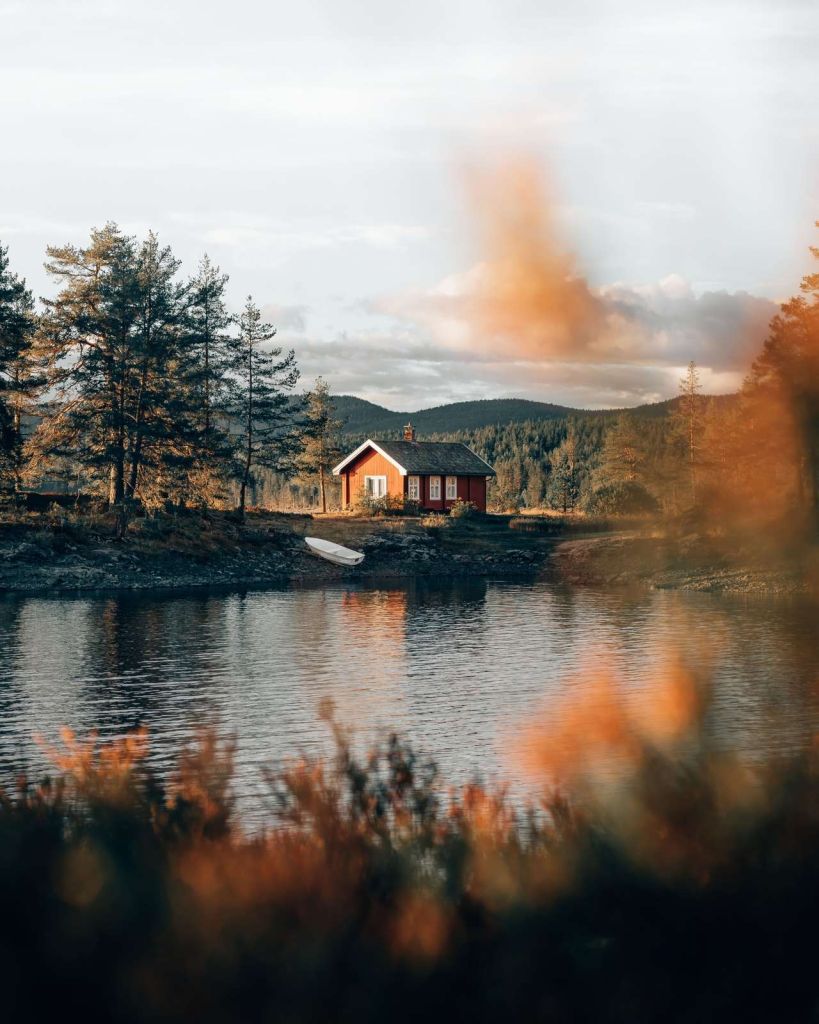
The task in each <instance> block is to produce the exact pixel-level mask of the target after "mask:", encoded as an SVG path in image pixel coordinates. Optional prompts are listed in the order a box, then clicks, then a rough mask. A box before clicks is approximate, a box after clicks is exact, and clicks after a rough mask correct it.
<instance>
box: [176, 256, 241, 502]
mask: <svg viewBox="0 0 819 1024" xmlns="http://www.w3.org/2000/svg"><path fill="white" fill-rule="evenodd" d="M228 280H229V278H228V275H227V274H223V273H222V272H221V270H220V269H219V267H217V266H214V265H213V263H211V261H210V259H209V258H208V256H207V255H205V256H204V257H203V258H202V260H201V262H200V263H199V267H198V269H197V273H196V276H195V277H194V278H193V279H192V280H191V282H190V286H189V294H188V318H187V339H186V353H187V357H186V366H185V372H184V379H185V385H186V387H187V388H188V389H189V391H190V393H191V396H192V398H193V428H194V430H195V435H196V459H195V467H194V472H193V474H192V475H194V476H196V478H197V483H196V489H197V490H198V491H199V492H200V494H201V495H202V496H203V497H204V498H205V499H206V500H212V499H213V498H214V497H215V496H216V494H217V492H218V491H219V489H220V482H221V479H222V478H223V477H224V475H225V473H226V471H227V466H228V463H229V456H230V445H229V433H228V412H227V405H228V395H229V387H228V375H229V372H230V363H231V346H230V336H229V334H228V331H229V329H230V327H231V325H232V324H233V322H234V318H233V317H232V316H231V315H230V313H229V312H228V310H227V306H226V304H225V289H226V287H227V283H228Z"/></svg>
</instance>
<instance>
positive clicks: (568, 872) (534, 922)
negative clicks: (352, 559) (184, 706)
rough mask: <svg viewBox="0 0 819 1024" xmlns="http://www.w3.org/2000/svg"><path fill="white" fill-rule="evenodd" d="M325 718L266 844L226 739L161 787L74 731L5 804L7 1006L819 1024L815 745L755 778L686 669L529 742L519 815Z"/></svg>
mask: <svg viewBox="0 0 819 1024" xmlns="http://www.w3.org/2000/svg"><path fill="white" fill-rule="evenodd" d="M325 711H328V709H327V708H325ZM328 717H329V718H330V724H331V727H332V728H333V729H334V730H335V735H336V741H337V755H336V759H335V761H334V762H333V763H321V762H318V761H309V760H302V761H296V762H293V763H291V764H289V765H287V766H285V767H284V768H283V769H282V770H279V771H275V772H271V773H270V774H269V777H268V781H269V785H270V789H271V795H272V799H271V808H272V809H273V810H272V812H271V813H272V814H273V815H274V816H273V817H272V818H271V820H270V822H269V825H268V828H267V830H266V831H265V832H264V833H262V834H254V835H245V834H243V832H242V830H241V827H240V822H238V821H237V816H236V809H235V807H234V804H233V800H232V796H231V782H230V780H231V772H232V753H233V752H232V748H231V746H230V745H229V744H225V743H220V742H218V741H217V740H216V739H215V738H214V737H213V736H212V735H207V734H206V735H204V736H203V738H202V742H201V744H200V746H199V747H198V748H197V749H195V750H191V751H188V752H186V753H185V754H184V755H183V756H182V757H181V758H180V762H179V765H178V768H177V771H176V774H175V776H174V777H173V778H172V779H171V780H170V781H169V782H167V783H165V784H163V783H162V782H161V781H160V780H159V778H158V777H157V776H156V775H155V774H154V773H153V771H152V770H151V769H150V768H149V767H148V765H147V763H146V759H145V753H146V744H147V742H148V739H147V737H146V736H145V734H144V733H141V732H140V733H135V734H133V735H131V736H129V737H128V738H127V739H125V740H123V741H119V742H116V743H113V744H109V745H104V744H100V743H99V742H97V741H96V740H95V739H94V738H93V737H92V738H91V739H89V740H88V741H85V742H81V741H78V740H77V739H76V738H74V737H73V736H71V735H70V734H66V736H65V741H66V746H65V749H64V751H63V752H62V753H61V754H59V755H55V760H56V762H57V766H56V769H57V770H56V775H55V778H54V779H52V780H51V781H50V782H47V783H43V784H41V785H30V784H26V783H25V782H21V783H20V785H19V787H18V788H17V789H16V790H15V791H12V792H7V793H5V794H4V795H3V796H2V799H0V985H2V999H3V1006H4V1014H5V1019H6V1020H45V1019H57V1018H60V1019H62V1018H64V1017H65V1016H66V1015H69V1014H72V1013H74V1012H77V1013H82V1015H83V1016H85V1017H90V1018H92V1019H104V1020H112V1021H123V1022H142V1021H183V1020H184V1021H192V1020H193V1021H198V1022H210V1021H220V1022H222V1021H237V1022H239V1021H241V1022H245V1021H252V1020H271V1021H273V1020H275V1021H278V1020H281V1021H298V1022H302V1021H303V1022H311V1021H357V1022H360V1021H373V1022H376V1021H378V1022H383V1021H385V1020H398V1021H417V1020H419V1019H425V1018H429V1019H448V1020H453V1021H454V1020H473V1021H493V1022H495V1021H534V1020H544V1021H570V1020H572V1021H573V1020H588V1021H618V1022H620V1021H622V1022H634V1021H726V1020H766V1021H774V1020H776V1021H785V1020H800V1021H801V1020H809V1019H813V1018H814V1017H815V1015H816V1012H817V992H818V988H819V987H818V986H817V982H816V980H815V964H814V959H815V955H814V954H815V939H814V935H815V927H816V911H817V905H818V904H819V774H817V773H818V772H819V756H817V753H816V751H815V750H809V751H807V752H806V753H805V754H804V755H803V756H800V757H799V758H796V759H794V760H793V761H792V762H791V763H789V764H788V765H782V764H779V765H776V766H775V767H770V768H768V769H762V768H757V769H756V770H755V771H753V772H752V771H751V770H750V769H748V768H747V767H745V766H743V764H742V763H741V762H739V761H738V760H737V759H736V758H734V757H731V756H729V755H728V754H726V753H724V752H720V751H717V750H715V749H714V748H713V747H712V746H711V745H710V744H709V742H708V738H707V736H708V733H707V730H705V729H703V728H700V723H701V721H702V714H701V704H700V701H699V694H698V691H697V688H696V687H695V686H692V685H691V684H690V681H688V680H687V679H686V678H684V677H675V678H672V679H671V681H670V683H668V684H667V685H666V686H664V687H663V688H662V691H661V692H660V693H659V694H658V696H657V699H656V701H655V702H654V703H653V704H652V705H651V706H650V707H649V708H648V710H647V711H646V710H645V709H644V710H643V712H642V714H641V715H637V713H636V712H635V711H629V710H628V708H626V707H625V706H623V705H622V704H621V703H620V702H619V701H618V700H617V698H616V694H615V693H614V692H613V691H612V690H611V689H610V688H606V687H598V688H596V689H595V690H594V691H593V692H592V693H591V695H590V697H589V699H587V700H586V701H585V702H584V701H580V702H575V703H574V704H573V705H572V706H571V707H567V708H566V709H565V710H563V711H559V712H558V713H556V714H553V715H552V716H550V719H549V727H548V729H547V730H546V731H545V732H541V731H540V730H539V728H538V727H537V726H534V727H533V728H532V729H531V730H530V732H529V733H528V734H527V735H526V736H525V737H524V738H523V739H522V740H521V745H520V750H521V752H520V755H519V756H520V758H521V759H522V761H521V763H522V764H523V766H524V767H525V768H526V769H527V770H528V771H529V772H531V773H535V774H536V775H537V774H538V773H540V777H541V778H542V780H543V797H542V800H541V801H540V804H539V806H538V807H535V808H529V809H528V810H527V809H523V810H522V809H520V808H517V809H514V808H513V806H512V805H511V804H510V802H509V800H508V799H507V798H506V797H505V796H504V793H503V791H496V792H491V791H487V790H486V789H483V788H480V787H478V786H475V785H472V786H466V787H464V788H462V789H461V790H459V791H453V790H449V789H447V788H446V787H445V786H444V785H443V783H442V781H441V780H440V778H439V775H438V772H437V770H436V769H435V767H434V765H432V764H430V763H427V762H425V761H423V760H419V758H418V757H417V756H416V755H415V754H414V753H413V751H412V750H411V749H410V748H409V747H408V746H407V745H406V744H405V743H403V742H402V741H401V740H400V739H398V738H397V737H391V738H390V739H389V741H388V742H387V743H386V745H385V746H384V747H383V748H381V749H378V750H376V751H373V752H372V753H370V754H369V755H367V756H366V757H358V756H357V755H356V754H355V752H354V749H353V747H352V745H351V743H350V741H349V738H348V736H347V735H346V734H345V732H344V731H343V730H342V729H341V728H340V727H339V726H338V725H336V724H335V723H334V722H333V721H332V715H328ZM612 757H616V758H617V759H618V763H619V764H620V765H621V771H620V773H619V774H618V776H617V778H616V779H615V780H612V778H611V776H610V773H606V772H601V770H600V768H601V763H602V762H603V761H606V760H607V759H609V758H612ZM555 777H559V778H560V779H561V780H562V781H563V786H564V789H563V792H562V793H561V792H558V791H556V790H555V789H554V788H553V784H552V782H551V781H548V780H553V779H554V778H555ZM581 808H582V810H581Z"/></svg>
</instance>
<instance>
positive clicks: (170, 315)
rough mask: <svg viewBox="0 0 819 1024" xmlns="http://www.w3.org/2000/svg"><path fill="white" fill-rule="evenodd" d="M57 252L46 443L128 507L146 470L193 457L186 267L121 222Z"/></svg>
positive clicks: (49, 308)
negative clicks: (184, 372)
mask: <svg viewBox="0 0 819 1024" xmlns="http://www.w3.org/2000/svg"><path fill="white" fill-rule="evenodd" d="M48 256H49V261H48V263H47V264H46V269H47V270H48V272H49V273H50V274H51V275H52V276H53V277H54V278H56V280H57V281H58V282H59V283H60V285H61V288H60V291H59V293H58V295H57V297H56V298H55V299H52V300H47V301H46V313H45V315H44V317H43V319H42V329H41V332H40V333H41V336H42V339H43V344H44V346H45V348H46V350H47V353H48V357H49V370H50V374H49V383H50V385H51V387H52V391H53V394H54V403H53V407H54V414H53V415H52V416H50V417H48V418H47V419H46V420H45V422H44V423H43V425H42V427H41V429H40V430H39V431H38V437H37V449H38V451H39V454H40V457H41V458H48V457H49V456H55V457H65V458H69V459H71V460H73V461H74V462H75V463H78V464H79V465H80V466H82V467H83V468H84V469H85V470H86V471H87V472H88V473H89V474H90V476H91V477H92V479H96V480H97V482H98V484H99V486H104V487H105V488H106V490H107V496H108V500H109V503H110V504H113V505H116V506H118V507H119V508H120V509H121V510H123V509H124V502H125V500H126V499H127V498H135V497H137V496H138V494H139V492H140V488H141V486H142V483H143V477H144V476H145V474H146V473H147V474H148V475H149V476H150V475H153V476H154V477H156V475H157V474H161V473H162V472H163V471H166V470H167V469H168V468H169V467H170V468H171V469H173V468H174V467H176V466H177V465H178V464H184V462H185V461H186V460H187V459H189V449H190V439H189V429H188V425H187V423H188V411H189V407H190V402H189V397H188V394H187V392H186V389H185V388H184V387H183V386H181V385H180V378H181V366H182V363H183V348H182V337H183V331H182V318H183V314H184V306H185V288H184V286H183V285H180V284H178V283H176V282H175V281H174V277H175V275H176V273H177V270H178V267H179V263H178V261H177V260H176V259H175V258H174V256H173V254H172V253H171V251H170V249H169V248H167V247H164V248H163V247H161V246H160V245H159V242H158V240H157V238H156V236H155V235H153V234H151V235H149V236H148V238H147V239H146V240H145V241H144V242H143V243H142V244H141V245H138V244H137V242H136V240H135V239H134V238H131V237H128V236H126V235H124V234H123V233H122V232H121V231H120V230H119V228H118V227H117V226H116V225H115V224H107V225H106V226H105V227H104V228H102V229H95V230H94V231H92V233H91V238H90V241H89V244H88V245H87V246H86V247H85V248H79V247H76V246H72V245H66V246H55V247H50V248H49V249H48ZM119 524H120V525H119V529H120V530H122V529H124V525H125V519H124V512H123V513H122V515H121V517H120V521H119Z"/></svg>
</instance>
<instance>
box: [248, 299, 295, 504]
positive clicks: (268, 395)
mask: <svg viewBox="0 0 819 1024" xmlns="http://www.w3.org/2000/svg"><path fill="white" fill-rule="evenodd" d="M238 326H239V332H238V336H237V337H236V338H234V339H232V341H231V353H232V360H231V372H232V375H233V378H234V383H233V395H232V401H231V410H232V413H233V416H234V418H235V420H236V422H237V426H238V434H237V436H236V438H235V444H236V449H235V450H236V469H235V475H236V479H237V481H238V483H239V503H238V508H237V511H238V513H239V518H240V519H243V518H244V514H245V507H246V502H247V489H248V487H250V486H252V484H253V481H254V476H253V471H254V469H255V468H256V467H266V468H268V469H272V470H276V471H281V470H283V469H284V468H285V467H286V466H287V465H288V464H292V462H293V459H294V456H295V455H296V453H297V452H298V450H299V443H298V438H297V435H296V433H295V429H294V423H293V419H294V416H293V403H292V402H291V400H290V396H289V392H290V391H292V390H293V388H294V387H295V386H296V383H297V381H298V379H299V371H298V369H297V368H296V357H295V353H294V352H293V350H292V349H291V350H290V351H289V352H287V353H286V354H284V355H283V354H282V349H281V348H280V347H275V348H272V349H270V350H269V351H265V350H264V349H263V347H262V346H264V345H267V344H268V342H270V341H272V340H273V338H274V337H275V335H276V328H275V327H273V326H272V325H271V324H266V323H264V322H263V321H262V314H261V312H260V310H259V309H258V307H257V306H256V305H255V304H254V302H253V298H252V296H248V299H247V302H246V303H245V308H244V311H243V312H242V315H241V316H240V317H239V324H238Z"/></svg>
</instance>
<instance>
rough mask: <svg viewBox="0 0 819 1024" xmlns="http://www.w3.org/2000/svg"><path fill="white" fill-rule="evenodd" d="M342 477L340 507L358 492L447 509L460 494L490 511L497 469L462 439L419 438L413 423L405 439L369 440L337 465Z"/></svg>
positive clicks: (336, 472) (350, 502)
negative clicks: (489, 484) (490, 485)
mask: <svg viewBox="0 0 819 1024" xmlns="http://www.w3.org/2000/svg"><path fill="white" fill-rule="evenodd" d="M333 475H334V476H340V477H341V507H342V508H350V507H351V506H352V505H354V504H355V502H356V499H357V498H358V496H359V495H366V496H367V497H370V498H384V497H388V498H405V499H410V500H413V501H417V502H418V503H419V504H420V506H421V508H422V509H424V510H426V511H430V512H431V511H438V512H441V511H444V510H445V509H448V508H450V507H451V506H452V505H453V504H454V503H455V502H456V501H457V500H459V499H460V500H461V501H471V502H472V503H473V504H474V505H475V506H476V507H477V508H478V509H479V510H480V511H481V512H485V511H486V481H487V478H488V477H492V476H494V475H495V471H494V469H492V467H491V466H490V465H489V463H488V462H485V461H484V460H483V459H482V458H481V457H480V456H479V455H476V454H475V453H474V452H473V451H472V450H471V449H470V448H467V446H466V445H465V444H462V443H461V442H460V441H418V440H416V437H415V430H414V428H413V426H412V424H408V425H407V426H406V427H405V428H404V437H403V439H402V440H400V441H372V440H369V439H368V440H366V441H365V442H364V443H363V444H361V445H359V446H358V448H356V450H355V451H354V452H350V454H349V455H348V456H347V457H346V458H345V459H342V461H341V462H339V464H338V465H337V466H336V467H335V468H334V469H333Z"/></svg>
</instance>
